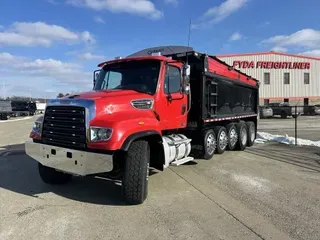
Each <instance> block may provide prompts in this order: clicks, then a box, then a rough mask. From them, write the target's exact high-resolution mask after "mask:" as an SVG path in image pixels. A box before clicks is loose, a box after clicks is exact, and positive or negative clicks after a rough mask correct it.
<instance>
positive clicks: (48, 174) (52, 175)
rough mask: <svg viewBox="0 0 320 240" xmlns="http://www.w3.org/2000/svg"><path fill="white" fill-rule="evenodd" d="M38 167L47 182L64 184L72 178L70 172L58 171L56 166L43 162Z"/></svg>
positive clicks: (42, 177)
mask: <svg viewBox="0 0 320 240" xmlns="http://www.w3.org/2000/svg"><path fill="white" fill-rule="evenodd" d="M38 169H39V175H40V177H41V179H42V181H44V182H45V183H47V184H51V185H62V184H66V183H68V182H69V181H70V180H71V178H72V175H70V174H67V173H63V172H58V171H57V170H55V169H54V168H50V167H46V166H44V165H42V164H41V163H38Z"/></svg>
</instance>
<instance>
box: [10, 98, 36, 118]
mask: <svg viewBox="0 0 320 240" xmlns="http://www.w3.org/2000/svg"><path fill="white" fill-rule="evenodd" d="M11 107H12V115H13V116H15V117H18V116H33V115H34V114H35V112H36V111H37V105H36V103H35V102H33V101H22V100H13V101H11Z"/></svg>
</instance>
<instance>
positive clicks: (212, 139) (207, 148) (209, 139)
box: [202, 129, 217, 160]
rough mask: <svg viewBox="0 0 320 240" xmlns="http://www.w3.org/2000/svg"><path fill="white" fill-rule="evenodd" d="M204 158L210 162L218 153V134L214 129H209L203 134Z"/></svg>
mask: <svg viewBox="0 0 320 240" xmlns="http://www.w3.org/2000/svg"><path fill="white" fill-rule="evenodd" d="M202 146H203V158H204V159H206V160H209V159H211V158H212V157H213V155H214V152H215V151H216V146H217V142H216V134H215V133H214V131H213V130H212V129H209V130H207V131H205V132H204V134H203V144H202Z"/></svg>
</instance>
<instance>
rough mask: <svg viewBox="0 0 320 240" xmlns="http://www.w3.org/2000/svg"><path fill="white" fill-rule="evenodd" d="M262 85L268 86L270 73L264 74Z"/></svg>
mask: <svg viewBox="0 0 320 240" xmlns="http://www.w3.org/2000/svg"><path fill="white" fill-rule="evenodd" d="M264 84H266V85H269V84H270V73H268V72H265V73H264Z"/></svg>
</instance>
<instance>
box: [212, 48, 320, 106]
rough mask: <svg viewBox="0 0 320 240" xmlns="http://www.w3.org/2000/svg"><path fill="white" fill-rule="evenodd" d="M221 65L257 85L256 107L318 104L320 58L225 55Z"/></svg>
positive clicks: (276, 54)
mask: <svg viewBox="0 0 320 240" xmlns="http://www.w3.org/2000/svg"><path fill="white" fill-rule="evenodd" d="M217 57H218V58H219V59H221V60H222V61H224V62H226V63H227V64H229V65H231V66H233V67H234V68H235V69H238V70H240V71H242V72H245V73H246V74H247V75H249V76H251V77H253V78H256V79H258V80H259V81H260V92H259V95H260V104H262V105H267V104H268V103H270V102H289V103H291V104H296V103H298V104H299V105H312V104H319V103H320V58H313V57H306V56H301V55H293V54H285V53H279V52H273V51H271V52H261V53H247V54H229V55H220V56H217Z"/></svg>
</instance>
